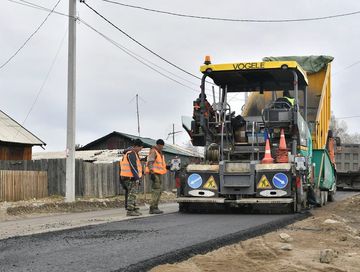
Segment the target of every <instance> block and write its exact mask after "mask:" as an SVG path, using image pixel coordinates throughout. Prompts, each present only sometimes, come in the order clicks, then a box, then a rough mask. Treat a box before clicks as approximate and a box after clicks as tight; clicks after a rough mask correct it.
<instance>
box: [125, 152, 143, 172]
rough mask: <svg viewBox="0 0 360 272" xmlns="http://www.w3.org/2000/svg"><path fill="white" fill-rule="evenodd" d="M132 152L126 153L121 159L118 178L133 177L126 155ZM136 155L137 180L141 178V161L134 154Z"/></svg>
mask: <svg viewBox="0 0 360 272" xmlns="http://www.w3.org/2000/svg"><path fill="white" fill-rule="evenodd" d="M131 152H134V151H128V152H126V154H125V156H124V157H123V159H122V160H121V161H120V176H122V177H130V178H132V177H134V175H133V173H132V172H131V165H130V161H129V158H128V155H129V154H130V153H131ZM135 155H136V166H137V170H138V173H137V174H138V176H139V178H141V177H142V172H143V171H142V165H141V161H140V158H139V155H138V154H137V153H136V152H135Z"/></svg>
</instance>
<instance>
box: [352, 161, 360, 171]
mask: <svg viewBox="0 0 360 272" xmlns="http://www.w3.org/2000/svg"><path fill="white" fill-rule="evenodd" d="M353 170H354V171H357V170H359V165H358V164H357V163H354V164H353Z"/></svg>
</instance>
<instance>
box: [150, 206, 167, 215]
mask: <svg viewBox="0 0 360 272" xmlns="http://www.w3.org/2000/svg"><path fill="white" fill-rule="evenodd" d="M162 213H164V212H163V211H161V210H159V208H152V207H150V211H149V214H162Z"/></svg>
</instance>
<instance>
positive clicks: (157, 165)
mask: <svg viewBox="0 0 360 272" xmlns="http://www.w3.org/2000/svg"><path fill="white" fill-rule="evenodd" d="M154 150H155V152H156V157H155V161H154V163H153V168H152V170H153V171H154V173H155V174H159V175H164V174H166V172H167V170H166V164H165V158H164V155H161V154H160V153H159V152H158V151H157V150H156V149H154ZM150 152H151V151H150ZM148 163H149V162H146V168H145V173H146V174H149V173H150V169H149V165H148Z"/></svg>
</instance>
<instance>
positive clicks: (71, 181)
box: [65, 0, 77, 202]
mask: <svg viewBox="0 0 360 272" xmlns="http://www.w3.org/2000/svg"><path fill="white" fill-rule="evenodd" d="M76 1H77V0H69V40H68V42H69V45H68V97H67V132H66V186H65V191H66V192H65V201H66V202H74V201H75V120H76V117H75V113H76V103H75V101H76Z"/></svg>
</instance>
